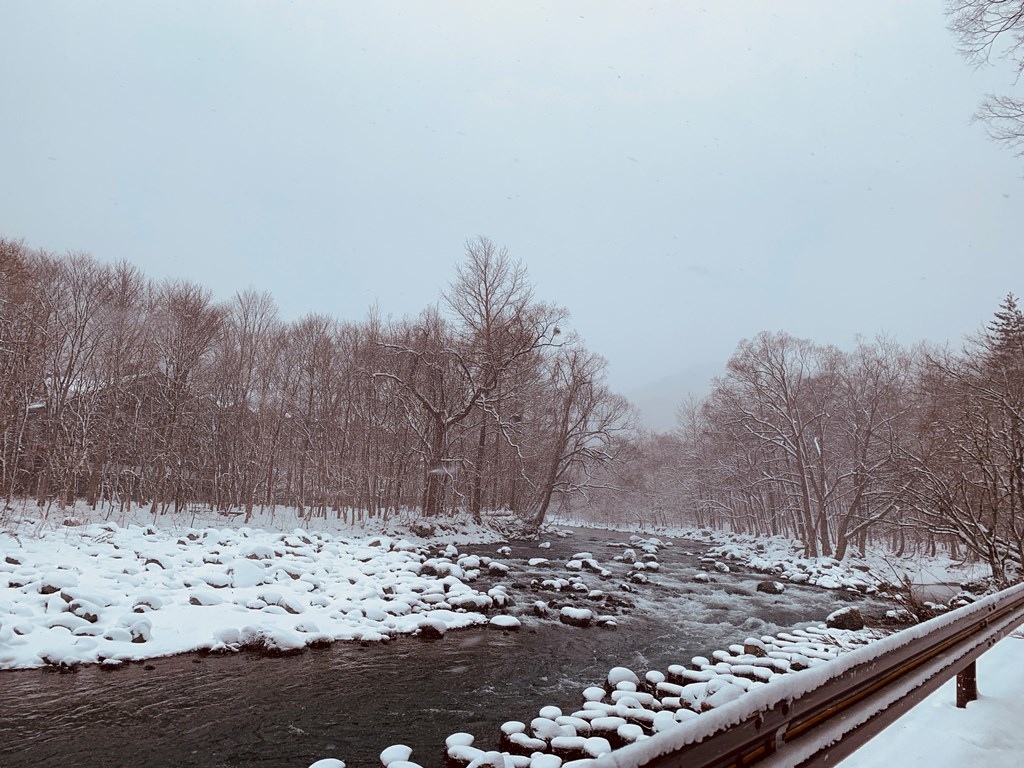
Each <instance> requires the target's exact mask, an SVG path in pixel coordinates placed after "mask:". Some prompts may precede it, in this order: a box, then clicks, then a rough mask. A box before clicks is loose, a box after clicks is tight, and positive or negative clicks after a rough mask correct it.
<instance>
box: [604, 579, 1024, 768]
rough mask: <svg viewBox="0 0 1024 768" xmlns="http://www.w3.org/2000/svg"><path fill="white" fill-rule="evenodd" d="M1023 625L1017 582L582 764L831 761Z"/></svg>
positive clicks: (964, 675)
mask: <svg viewBox="0 0 1024 768" xmlns="http://www.w3.org/2000/svg"><path fill="white" fill-rule="evenodd" d="M1021 623H1024V584H1019V585H1017V586H1015V587H1011V588H1009V589H1006V590H1003V591H1002V592H999V593H997V594H995V595H990V596H988V597H985V598H982V599H981V600H979V601H978V602H976V603H973V604H972V605H968V606H964V607H963V608H959V609H957V610H955V611H950V612H949V613H947V614H944V615H942V616H939V617H936V618H934V619H932V620H930V621H927V622H924V623H922V624H918V625H916V626H914V627H911V628H910V629H906V630H904V631H902V632H898V633H896V634H893V635H890V636H888V637H885V638H883V639H881V640H879V641H877V642H874V643H871V644H870V645H867V646H865V647H863V648H858V649H857V650H855V651H851V652H849V653H846V654H843V655H842V656H840V657H839V658H837V659H835V660H833V661H830V662H827V663H825V664H820V665H816V666H814V667H811V668H810V669H807V670H804V671H801V672H797V673H794V674H792V675H785V676H783V677H782V678H780V679H778V680H776V681H774V682H772V683H771V684H770V685H767V686H764V687H761V688H758V689H756V690H754V691H750V692H748V693H746V694H745V695H743V696H741V697H740V698H739V699H736V700H735V701H732V702H729V703H728V704H726V705H724V706H722V707H719V708H718V709H713V710H711V711H710V712H705V713H704V714H702V715H701V716H700V717H697V718H694V719H693V720H690V721H687V722H685V723H682V724H681V725H679V726H678V727H676V728H672V729H669V730H667V731H663V732H661V733H656V734H654V735H653V736H651V737H650V738H649V739H645V740H643V741H638V742H636V743H634V744H631V745H629V746H626V747H623V748H622V749H618V750H615V751H614V752H611V753H609V754H606V755H603V756H601V757H599V758H597V759H596V760H594V761H593V762H591V763H590V768H725V767H726V766H750V765H760V766H771V768H783V766H787V767H788V766H830V765H834V764H836V763H838V762H839V761H840V760H842V759H843V758H844V757H847V756H848V755H849V754H851V753H852V752H853V751H855V750H856V749H857V748H859V747H861V746H863V745H864V744H865V743H867V742H868V741H869V740H870V739H871V738H872V737H874V736H875V735H877V734H878V733H879V732H880V731H881V730H882V729H884V728H885V727H886V726H888V725H890V724H891V723H892V722H893V721H895V720H896V719H897V718H899V717H900V716H901V715H903V714H905V713H906V712H907V711H908V710H910V709H911V708H912V707H913V706H914V705H915V704H917V703H919V702H920V701H921V700H922V699H924V698H925V697H926V696H927V695H928V694H930V693H932V692H933V691H934V690H935V689H936V688H938V687H939V686H940V685H942V684H943V683H944V682H946V681H947V680H949V679H950V678H952V677H953V676H954V675H958V679H957V682H958V687H957V688H958V690H957V699H958V700H957V706H964V705H965V704H966V701H969V700H971V699H972V698H975V697H976V694H975V695H972V693H974V692H973V691H972V681H973V677H974V662H975V660H976V659H977V658H978V657H979V656H981V654H983V653H984V652H985V651H987V650H988V649H989V648H990V647H992V646H993V645H994V644H995V643H996V642H997V641H998V640H1000V639H1001V638H1003V637H1005V636H1006V635H1008V634H1009V633H1010V632H1012V631H1013V630H1014V629H1015V628H1016V627H1018V626H1019V625H1020V624H1021Z"/></svg>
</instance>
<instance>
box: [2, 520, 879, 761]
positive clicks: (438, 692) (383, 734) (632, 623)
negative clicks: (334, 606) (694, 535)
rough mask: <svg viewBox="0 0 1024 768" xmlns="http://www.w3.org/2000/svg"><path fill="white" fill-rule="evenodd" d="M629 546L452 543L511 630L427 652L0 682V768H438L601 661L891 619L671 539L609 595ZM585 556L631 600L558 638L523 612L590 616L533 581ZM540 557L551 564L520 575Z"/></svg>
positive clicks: (618, 542)
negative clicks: (450, 752)
mask: <svg viewBox="0 0 1024 768" xmlns="http://www.w3.org/2000/svg"><path fill="white" fill-rule="evenodd" d="M628 539H629V536H628V535H627V534H623V533H616V532H611V531H599V530H577V531H575V532H574V534H573V535H571V536H567V537H564V538H553V539H551V547H550V548H549V549H541V548H539V546H538V543H537V542H512V543H511V547H512V555H511V556H500V555H497V548H498V547H497V545H494V546H472V547H463V548H461V551H462V552H471V553H474V554H479V555H488V556H491V557H498V558H499V559H501V561H502V562H504V563H506V564H507V565H509V566H510V567H511V571H510V572H509V574H508V575H507V576H506V577H504V578H502V579H500V582H501V583H504V584H509V585H510V589H509V594H510V595H511V596H512V597H513V598H514V599H515V600H516V604H515V606H514V609H515V612H516V613H518V614H520V618H521V620H522V622H523V626H522V629H521V630H520V631H518V632H509V631H496V630H494V629H488V628H486V627H483V628H479V629H470V630H463V631H459V632H449V633H448V634H447V635H445V637H443V638H441V639H438V640H421V639H418V638H415V637H403V638H398V639H395V640H393V641H392V642H390V643H387V644H378V645H369V646H361V645H358V644H353V643H335V644H333V645H332V646H330V647H328V648H322V649H316V650H308V651H306V652H304V653H302V654H300V655H298V656H290V657H283V658H281V657H278V658H271V657H263V656H257V655H253V654H247V653H242V654H234V655H227V656H219V655H216V656H209V655H207V656H199V655H183V656H175V657H170V658H161V659H153V660H151V661H149V662H147V663H145V664H132V665H128V666H127V667H125V668H120V669H116V670H113V671H105V670H102V669H100V668H97V667H84V668H81V669H79V670H78V671H77V672H73V673H57V672H50V671H36V670H30V671H18V672H4V673H0V766H18V765H26V766H34V765H68V766H75V767H76V768H93V767H94V766H95V767H96V768H99V767H101V766H103V767H109V766H145V767H147V768H148V767H149V766H154V767H155V766H176V767H180V768H185V767H189V766H195V767H196V768H200V767H201V768H216V767H221V766H223V767H224V768H227V767H229V766H230V767H231V768H235V767H239V768H241V767H242V766H276V767H279V768H306V766H308V765H309V764H310V763H312V762H313V761H314V760H316V759H319V758H322V757H337V758H339V759H342V760H344V761H345V762H346V763H347V764H348V766H349V768H362V766H367V767H370V766H377V765H379V761H378V758H377V756H378V755H379V754H380V751H381V750H382V749H384V748H385V747H388V746H390V745H392V744H398V743H401V744H407V745H408V746H410V747H412V748H413V753H412V758H411V759H412V760H413V761H415V762H418V763H420V764H421V765H423V766H425V768H434V767H435V766H439V765H441V763H442V757H443V746H444V740H445V738H446V737H447V736H448V735H449V734H451V733H454V732H457V731H467V732H469V733H472V734H474V735H475V736H476V746H479V747H482V748H494V747H496V746H497V742H498V732H499V726H500V725H501V723H503V722H505V721H506V720H523V721H526V722H529V720H530V719H531V718H533V717H535V716H536V713H537V711H538V709H539V708H540V707H542V706H545V705H549V704H552V705H555V706H558V707H561V708H562V709H563V710H564V711H566V712H567V713H569V712H572V711H573V710H575V709H578V708H579V707H580V704H581V702H582V698H581V695H580V692H581V691H582V689H583V688H585V687H587V686H589V685H594V684H598V685H600V684H601V683H603V681H604V678H605V675H606V673H607V672H608V670H609V669H610V668H612V667H615V666H626V667H630V668H631V669H633V670H634V671H636V672H637V673H638V674H640V675H643V673H644V672H646V671H647V670H650V669H659V670H664V669H665V668H666V667H667V666H668V665H669V664H674V663H687V662H688V661H689V660H690V658H691V657H693V656H695V655H707V654H709V653H710V652H711V651H712V650H715V649H718V648H725V647H726V646H727V645H729V644H730V643H735V642H742V641H743V639H744V638H745V637H748V636H750V635H755V636H756V635H762V634H773V633H775V632H777V631H779V630H782V629H786V628H790V627H793V626H796V625H799V624H801V623H804V622H809V621H821V620H823V619H824V617H825V616H826V615H828V614H829V613H831V612H832V611H834V610H835V609H836V608H838V607H842V606H843V605H848V604H854V605H858V606H859V607H860V608H861V610H862V611H863V612H864V613H865V614H866V615H879V614H881V613H883V612H884V610H885V609H886V608H887V607H890V606H888V605H887V604H885V603H882V602H880V601H877V600H871V599H866V598H860V597H857V596H854V595H851V594H849V593H839V592H830V591H826V590H821V589H818V588H814V587H800V586H797V585H789V586H788V587H787V589H786V591H785V593H784V594H782V595H767V594H762V593H759V592H757V591H756V585H757V583H758V582H759V581H763V580H764V579H765V577H764V576H762V575H759V574H756V573H748V572H745V571H738V570H737V569H735V568H734V569H733V572H732V573H728V574H722V573H717V572H716V573H714V575H713V579H714V580H713V582H712V583H707V584H705V583H698V582H696V581H694V576H695V575H696V574H697V573H698V572H699V571H701V570H702V566H703V564H702V563H701V562H700V556H701V554H702V549H703V545H700V544H696V543H694V542H689V541H684V540H676V541H674V542H673V546H666V547H662V548H661V549H660V551H659V553H658V560H659V563H660V570H658V571H657V572H655V573H653V574H651V579H650V583H648V584H635V585H631V586H633V591H632V592H620V591H619V585H620V584H621V583H622V582H623V581H624V576H625V574H626V567H625V566H624V565H623V564H621V563H614V562H612V558H613V556H614V555H615V554H617V553H619V552H621V551H622V548H621V547H622V545H623V544H624V543H626V542H628ZM583 551H586V552H590V553H593V556H594V558H595V559H597V560H598V561H599V562H600V563H601V565H603V566H604V567H606V568H608V569H609V570H611V571H613V576H612V577H611V578H609V579H607V580H604V581H602V580H601V579H599V578H598V576H597V575H595V574H592V573H587V574H586V578H587V581H588V582H589V583H591V584H592V585H593V586H594V588H596V589H603V590H605V591H606V592H608V593H615V594H621V595H622V596H623V597H624V598H625V600H626V602H628V603H629V604H630V605H627V606H624V607H614V608H610V607H607V606H605V607H601V608H597V612H598V613H613V612H617V615H616V617H615V618H616V621H617V623H618V627H617V628H616V629H603V628H596V627H592V628H586V629H582V628H576V627H569V626H565V625H562V624H560V623H559V622H558V621H557V612H554V613H553V614H552V617H551V618H537V617H534V616H533V615H532V612H531V610H530V608H531V606H532V604H533V602H534V601H535V600H551V601H557V602H559V603H572V604H574V605H580V606H586V605H587V601H586V600H585V599H579V598H572V597H570V596H568V595H565V594H558V593H553V592H538V591H536V590H535V589H533V588H531V586H530V584H531V582H535V581H537V580H541V579H550V578H553V577H558V576H565V575H566V574H565V572H564V569H563V568H562V567H561V566H563V565H564V563H565V562H566V561H567V560H569V559H570V558H571V556H572V555H573V554H575V553H578V552H583ZM536 557H544V558H548V559H549V560H550V562H551V565H550V566H548V567H544V566H534V567H531V566H530V565H528V560H529V559H530V558H536ZM486 581H487V579H486V578H485V577H481V582H486ZM474 586H476V587H478V588H479V585H478V584H474Z"/></svg>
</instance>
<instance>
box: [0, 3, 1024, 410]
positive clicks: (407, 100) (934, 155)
mask: <svg viewBox="0 0 1024 768" xmlns="http://www.w3.org/2000/svg"><path fill="white" fill-rule="evenodd" d="M945 23H946V20H945V18H944V16H943V13H942V3H939V2H936V0H915V1H913V2H910V1H907V2H892V0H873V1H867V0H860V1H859V2H855V3H852V2H838V1H836V2H829V1H827V0H806V1H803V0H800V1H797V0H784V1H782V2H771V3H769V2H763V3H758V2H739V1H736V2H722V1H721V0H707V1H706V2H699V3H694V2H678V1H676V2H658V3H643V4H640V3H634V2H621V3H612V2H597V1H595V0H590V1H589V2H564V1H562V0H559V1H558V2H552V3H539V2H529V1H528V0H515V2H483V1H482V0H476V1H474V2H468V1H467V2H436V1H431V2H426V1H424V2H411V1H403V2H340V1H339V0H328V1H325V2H310V1H309V0H298V1H297V2H292V3H288V4H285V3H283V2H274V3H269V2H254V1H253V0H245V1H244V2H241V1H240V2H219V1H218V0H210V1H209V2H173V3H168V2H139V1H137V0H130V1H129V0H124V1H123V2H107V3H97V2H85V1H80V2H74V3H71V2H59V3H52V2H38V1H37V2H16V0H0V29H2V30H3V43H2V44H0V105H2V107H0V108H2V115H3V119H0V236H5V237H13V238H16V239H24V241H25V242H26V244H27V245H29V246H33V247H39V248H45V249H47V250H51V251H56V252H64V251H68V250H83V251H88V252H90V253H92V254H93V255H94V256H96V257H97V258H99V259H101V260H104V261H118V260H122V259H126V260H128V261H131V262H133V263H135V264H137V265H138V266H140V267H141V268H142V269H143V270H144V271H145V272H146V273H147V274H149V275H150V276H152V277H154V278H163V277H179V278H187V279H190V280H193V281H196V282H199V283H201V284H204V285H206V286H207V287H209V288H210V289H212V290H213V292H214V294H215V296H216V297H218V298H223V299H228V298H230V297H231V296H232V294H233V293H234V292H235V291H236V290H239V289H244V288H247V287H255V288H257V289H265V290H268V291H270V292H271V293H272V294H273V296H274V297H275V298H276V300H277V302H278V304H279V305H280V307H281V310H282V314H283V316H284V317H285V318H287V319H293V318H297V317H300V316H301V315H303V314H305V313H307V312H322V313H328V314H331V315H333V316H335V317H338V318H343V319H361V318H363V317H364V316H365V314H366V311H367V309H368V308H369V306H370V305H371V303H373V302H377V303H379V306H380V308H381V310H382V312H383V313H384V314H391V315H394V316H396V317H401V316H403V315H406V314H415V313H417V312H418V311H419V310H421V309H422V308H424V307H425V306H427V305H428V304H431V303H433V302H435V301H436V300H437V297H438V294H439V293H440V291H441V290H442V289H443V288H444V287H445V285H446V284H447V283H448V281H449V280H451V279H452V277H453V274H454V267H455V264H456V263H457V262H459V261H460V260H461V257H462V251H463V247H464V244H465V241H466V240H467V238H472V237H475V236H477V235H486V236H488V237H490V238H491V239H492V240H494V241H495V242H496V243H497V244H499V245H503V246H505V247H507V248H508V249H509V251H510V253H511V254H512V255H513V256H515V257H518V258H520V259H522V261H523V262H524V263H525V264H526V265H527V268H528V270H529V273H530V275H531V276H532V279H533V281H534V283H535V285H536V290H537V295H538V296H539V297H540V298H543V299H547V300H551V301H554V302H556V303H559V304H562V305H564V306H566V307H567V308H568V309H569V310H570V312H571V314H572V318H573V322H572V326H573V327H574V328H575V329H576V330H577V331H578V332H579V333H580V334H581V335H582V336H583V337H584V338H585V339H586V342H587V344H588V346H589V347H590V348H591V349H593V350H595V351H597V352H599V353H601V354H603V355H604V356H605V357H607V358H608V360H609V364H610V383H611V385H612V386H613V388H614V389H616V390H618V391H620V392H622V393H623V394H626V395H627V396H630V397H631V398H633V399H634V400H636V401H637V402H638V403H639V404H640V405H641V406H642V407H643V408H644V411H645V417H646V419H647V422H648V423H649V424H651V425H653V426H656V427H662V428H668V427H670V426H671V424H672V414H673V411H674V408H675V406H676V404H677V403H678V402H679V400H680V399H682V398H683V397H684V396H685V395H686V394H687V391H689V390H695V391H698V392H699V391H700V390H702V389H703V388H704V387H705V386H706V385H707V380H708V378H709V377H710V376H711V375H713V374H716V373H718V372H720V371H721V370H722V368H723V366H724V364H725V361H726V360H727V359H728V357H729V355H730V354H731V353H732V351H733V350H734V349H735V347H736V344H737V342H738V341H739V340H740V339H742V338H745V337H750V336H753V335H754V334H756V333H757V332H759V331H761V330H766V329H767V330H786V331H789V332H790V333H792V334H794V335H797V336H802V337H807V338H811V339H813V340H815V341H819V342H828V343H834V344H837V345H839V346H843V347H849V346H850V345H851V344H852V343H853V341H854V337H855V336H856V335H857V334H862V335H865V336H873V335H875V334H878V333H883V332H884V333H888V334H890V335H893V336H895V337H896V338H897V339H898V340H899V341H901V342H904V343H907V344H909V343H913V342H916V341H918V340H922V339H929V340H932V341H938V342H944V341H946V340H950V341H952V342H954V343H956V344H959V341H960V339H961V337H962V336H963V334H965V333H970V332H973V331H976V330H977V329H978V328H979V327H980V326H981V325H982V324H983V323H985V322H986V321H987V320H988V319H989V318H990V317H991V315H992V312H993V311H994V310H995V309H996V307H997V305H998V303H999V301H1000V299H1001V298H1002V297H1003V296H1004V295H1005V294H1006V293H1007V292H1008V291H1011V290H1012V291H1014V292H1015V293H1018V294H1020V293H1024V258H1022V256H1024V254H1022V251H1021V239H1020V232H1021V223H1022V222H1024V182H1022V180H1021V175H1022V173H1024V161H1020V160H1015V159H1014V158H1013V156H1012V155H1011V154H1010V153H1009V152H1007V151H1006V150H1003V149H1000V148H999V147H997V146H994V145H992V144H991V143H990V142H988V140H987V139H986V137H985V133H984V129H983V128H982V127H981V126H979V125H976V124H972V123H971V121H970V118H971V115H972V113H973V112H974V110H975V108H976V107H977V105H978V102H979V101H980V100H981V98H982V97H983V95H984V94H985V93H987V92H992V91H996V92H1000V91H1001V92H1006V91H1008V90H1012V87H1013V84H1012V77H1011V76H1010V75H1009V74H1008V72H1007V71H1006V70H1005V69H999V68H990V69H985V70H981V71H975V70H972V69H971V68H970V67H969V66H968V65H967V64H966V63H965V62H964V61H963V59H961V58H960V57H959V55H958V54H957V52H956V44H955V40H954V39H953V37H952V36H951V34H950V33H949V32H948V31H947V30H946V27H945Z"/></svg>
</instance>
